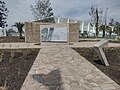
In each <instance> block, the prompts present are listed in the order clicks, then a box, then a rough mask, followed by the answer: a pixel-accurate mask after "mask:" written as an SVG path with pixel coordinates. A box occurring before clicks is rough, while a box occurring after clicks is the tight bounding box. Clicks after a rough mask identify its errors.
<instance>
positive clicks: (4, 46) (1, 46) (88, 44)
mask: <svg viewBox="0 0 120 90" xmlns="http://www.w3.org/2000/svg"><path fill="white" fill-rule="evenodd" d="M96 43H97V42H77V43H71V44H70V45H68V44H67V43H42V45H36V43H0V49H29V48H44V47H48V46H49V47H54V46H64V47H93V46H94V45H95V44H96ZM108 46H109V47H120V43H109V44H108Z"/></svg>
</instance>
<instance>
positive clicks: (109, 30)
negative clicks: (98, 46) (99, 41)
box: [99, 24, 113, 37]
mask: <svg viewBox="0 0 120 90" xmlns="http://www.w3.org/2000/svg"><path fill="white" fill-rule="evenodd" d="M99 29H100V30H102V31H103V34H105V31H106V32H108V33H109V37H111V34H112V33H113V32H112V28H111V27H110V26H106V25H103V24H102V25H101V26H100V27H99Z"/></svg>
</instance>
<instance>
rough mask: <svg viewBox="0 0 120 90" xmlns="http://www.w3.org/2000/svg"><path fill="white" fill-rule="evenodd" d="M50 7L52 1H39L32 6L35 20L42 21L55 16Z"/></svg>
mask: <svg viewBox="0 0 120 90" xmlns="http://www.w3.org/2000/svg"><path fill="white" fill-rule="evenodd" d="M50 5H51V3H50V0H38V1H36V2H35V5H31V11H32V12H33V15H34V17H35V20H41V19H45V18H50V17H51V16H53V12H52V8H51V7H50Z"/></svg>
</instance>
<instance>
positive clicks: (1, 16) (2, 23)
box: [0, 1, 8, 28]
mask: <svg viewBox="0 0 120 90" xmlns="http://www.w3.org/2000/svg"><path fill="white" fill-rule="evenodd" d="M7 16H8V9H7V8H6V7H5V2H4V1H0V27H1V28H4V27H6V26H7V24H6V23H7V22H6V19H7Z"/></svg>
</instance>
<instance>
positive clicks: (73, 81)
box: [21, 46, 120, 90]
mask: <svg viewBox="0 0 120 90" xmlns="http://www.w3.org/2000/svg"><path fill="white" fill-rule="evenodd" d="M56 71H57V72H56ZM31 74H32V75H33V74H36V75H38V76H39V75H41V76H40V77H38V78H41V77H42V78H43V79H42V80H43V82H41V81H40V82H39V81H36V80H34V79H33V78H32V76H30V75H31ZM31 84H32V85H31ZM24 86H25V87H26V88H29V89H28V90H58V88H59V90H114V89H116V90H117V89H118V90H119V88H120V86H119V85H117V84H116V83H115V82H114V81H112V80H111V79H110V78H108V77H107V76H106V75H105V74H103V73H102V72H101V71H100V70H98V69H97V68H96V67H95V66H93V65H92V64H91V63H90V62H88V61H87V60H85V58H83V57H82V56H80V55H79V54H78V53H77V52H75V51H74V50H72V49H71V48H70V47H65V46H52V47H50V46H49V47H42V48H41V50H40V52H39V54H38V57H37V58H36V60H35V62H34V64H33V66H32V68H31V70H30V72H29V74H28V76H27V78H26V80H25V82H24V84H23V87H24ZM33 88H34V89H33ZM21 90H22V89H21Z"/></svg>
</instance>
